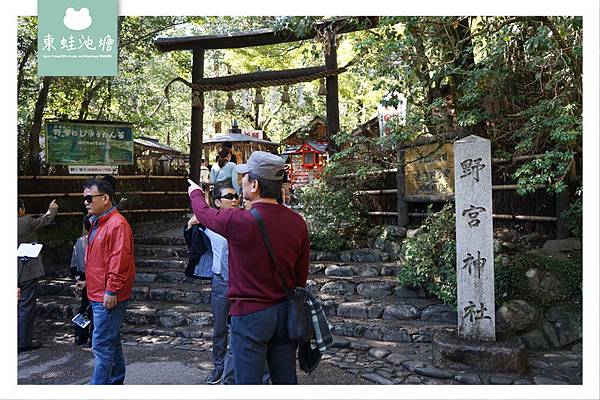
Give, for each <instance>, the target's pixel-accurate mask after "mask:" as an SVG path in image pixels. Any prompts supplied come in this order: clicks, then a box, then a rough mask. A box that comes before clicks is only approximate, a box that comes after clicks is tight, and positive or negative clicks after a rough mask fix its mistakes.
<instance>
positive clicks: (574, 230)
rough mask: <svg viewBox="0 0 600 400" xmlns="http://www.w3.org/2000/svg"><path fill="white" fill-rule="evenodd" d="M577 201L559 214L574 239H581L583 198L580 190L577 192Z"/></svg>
mask: <svg viewBox="0 0 600 400" xmlns="http://www.w3.org/2000/svg"><path fill="white" fill-rule="evenodd" d="M577 196H578V197H577V199H575V201H573V202H572V203H571V204H570V205H569V208H567V209H566V210H565V211H563V213H562V214H561V216H560V218H562V219H563V220H564V222H565V224H566V225H567V227H568V228H569V231H570V232H571V234H572V235H573V236H574V237H578V238H580V237H582V233H583V230H582V228H583V196H582V192H581V189H579V190H577Z"/></svg>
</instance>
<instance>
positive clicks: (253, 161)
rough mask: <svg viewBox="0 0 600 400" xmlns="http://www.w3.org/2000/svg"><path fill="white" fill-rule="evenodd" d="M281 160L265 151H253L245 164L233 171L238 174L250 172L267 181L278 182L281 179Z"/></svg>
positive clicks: (282, 166)
mask: <svg viewBox="0 0 600 400" xmlns="http://www.w3.org/2000/svg"><path fill="white" fill-rule="evenodd" d="M284 165H285V164H284V162H283V159H282V158H281V157H279V156H276V155H275V154H271V153H267V152H265V151H255V152H253V153H252V154H250V157H249V158H248V160H247V161H246V164H238V165H237V166H236V167H235V170H236V171H237V172H238V173H239V174H245V173H247V172H252V173H253V174H254V175H257V176H260V177H261V178H263V179H266V180H269V181H280V180H282V179H283V168H284Z"/></svg>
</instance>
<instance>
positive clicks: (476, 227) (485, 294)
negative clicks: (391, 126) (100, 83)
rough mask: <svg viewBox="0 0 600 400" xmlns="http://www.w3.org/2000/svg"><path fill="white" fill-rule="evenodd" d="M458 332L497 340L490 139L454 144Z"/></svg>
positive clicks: (464, 335)
mask: <svg viewBox="0 0 600 400" xmlns="http://www.w3.org/2000/svg"><path fill="white" fill-rule="evenodd" d="M454 168H455V171H457V173H456V175H455V178H454V192H455V205H456V279H457V282H456V290H457V304H458V334H459V336H461V337H463V338H465V339H471V340H486V341H495V340H496V327H495V302H494V249H493V233H492V229H493V224H492V173H491V172H492V171H491V151H490V141H489V140H487V139H484V138H480V137H477V136H469V137H466V138H464V139H461V140H458V141H456V142H455V143H454Z"/></svg>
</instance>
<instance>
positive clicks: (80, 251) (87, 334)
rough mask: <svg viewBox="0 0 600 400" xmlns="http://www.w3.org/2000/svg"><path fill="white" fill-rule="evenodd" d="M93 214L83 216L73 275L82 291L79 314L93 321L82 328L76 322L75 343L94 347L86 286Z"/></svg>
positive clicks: (74, 248) (73, 263)
mask: <svg viewBox="0 0 600 400" xmlns="http://www.w3.org/2000/svg"><path fill="white" fill-rule="evenodd" d="M90 217H91V215H90V214H88V215H86V216H85V217H83V235H82V236H81V237H79V238H78V239H77V241H76V242H75V245H74V246H73V254H72V255H71V276H72V277H73V278H75V282H76V283H75V289H76V291H77V292H78V293H81V305H80V306H79V311H78V313H79V314H85V315H86V316H87V317H88V319H89V320H90V321H92V322H91V323H90V324H89V325H88V326H87V327H85V328H81V327H80V326H79V325H77V324H75V325H74V329H75V344H76V345H78V346H79V345H84V344H87V345H88V347H92V335H91V332H92V331H93V330H94V328H93V325H94V322H93V317H92V309H91V307H90V301H89V299H88V298H87V290H86V287H85V251H86V249H87V235H88V232H89V231H90V228H91V227H92V225H91V223H90Z"/></svg>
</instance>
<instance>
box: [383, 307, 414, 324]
mask: <svg viewBox="0 0 600 400" xmlns="http://www.w3.org/2000/svg"><path fill="white" fill-rule="evenodd" d="M419 316H420V311H419V310H418V309H417V308H416V307H414V306H412V305H410V304H392V305H389V306H386V307H385V310H384V311H383V319H390V320H396V319H399V320H405V319H417V318H419Z"/></svg>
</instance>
